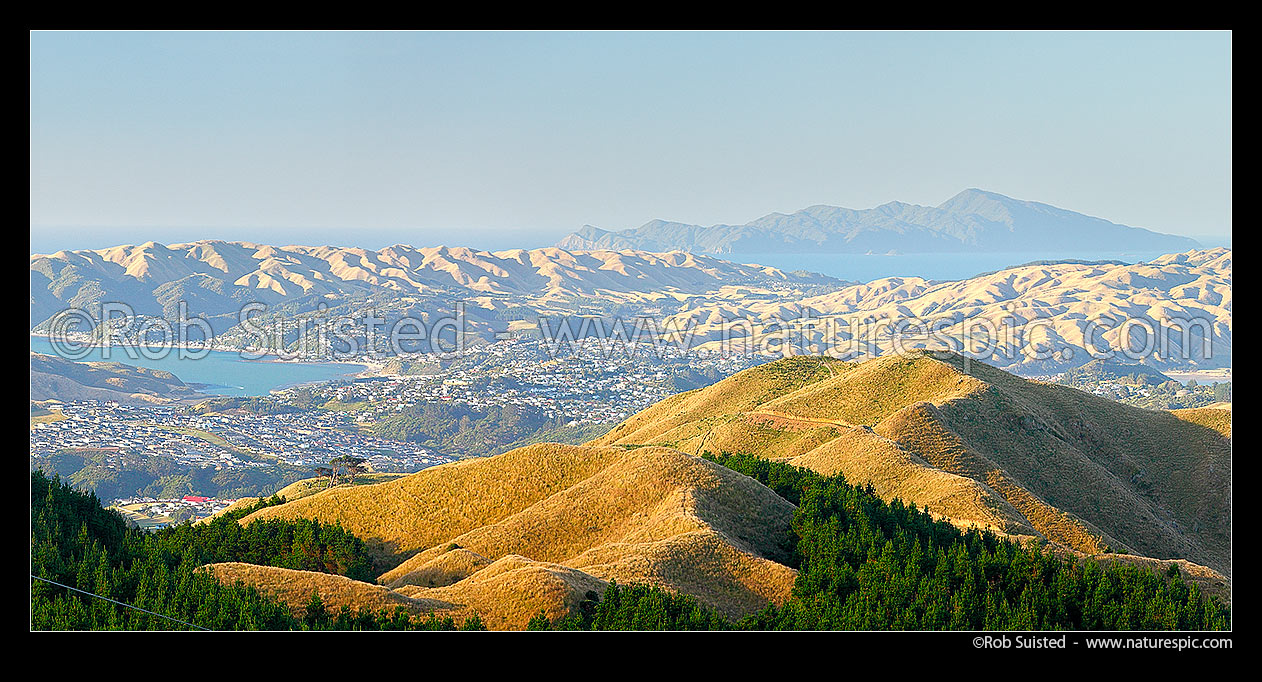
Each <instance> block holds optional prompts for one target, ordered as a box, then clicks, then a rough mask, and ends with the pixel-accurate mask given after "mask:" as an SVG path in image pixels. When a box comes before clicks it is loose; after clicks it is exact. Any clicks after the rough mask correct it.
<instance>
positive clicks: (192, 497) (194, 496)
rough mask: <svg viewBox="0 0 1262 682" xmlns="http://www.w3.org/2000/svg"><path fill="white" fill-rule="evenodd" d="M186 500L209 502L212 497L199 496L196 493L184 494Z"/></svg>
mask: <svg viewBox="0 0 1262 682" xmlns="http://www.w3.org/2000/svg"><path fill="white" fill-rule="evenodd" d="M184 501H185V502H209V501H210V498H209V497H198V496H196V495H185V496H184Z"/></svg>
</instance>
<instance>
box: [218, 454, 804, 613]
mask: <svg viewBox="0 0 1262 682" xmlns="http://www.w3.org/2000/svg"><path fill="white" fill-rule="evenodd" d="M792 514H793V505H791V504H789V503H788V502H786V501H785V500H784V499H782V498H780V497H779V496H777V495H776V494H775V493H773V492H771V491H770V490H768V489H767V488H766V487H764V486H762V485H761V484H759V483H758V482H757V481H754V480H752V479H750V478H747V477H745V476H742V475H740V474H738V473H736V472H733V471H731V470H729V469H726V468H724V467H722V466H720V465H718V464H715V463H713V462H709V461H706V460H702V459H700V458H697V457H693V456H690V455H687V454H684V453H681V452H678V451H676V450H672V449H669V448H635V449H628V448H621V447H587V446H563V445H556V444H543V445H533V446H528V447H525V448H520V449H517V450H513V451H511V452H507V453H505V454H503V455H498V456H495V457H491V458H486V459H478V460H468V461H464V462H458V463H455V464H450V465H443V466H440V467H435V468H432V469H427V470H425V471H422V472H420V473H417V474H412V475H410V476H406V477H403V478H400V479H397V480H394V481H389V482H385V483H379V484H374V485H365V486H355V487H346V488H342V487H339V488H333V489H330V490H326V491H323V492H319V493H316V494H314V495H310V496H307V497H303V498H301V499H298V500H296V501H292V502H287V503H285V504H281V505H277V506H272V507H267V508H264V509H261V510H259V511H256V512H254V513H253V514H251V515H250V516H247V517H246V518H245V519H243V520H242V523H247V524H248V523H251V522H254V521H257V520H262V519H295V518H314V519H319V520H321V521H323V522H328V523H338V524H340V525H341V526H342V527H343V528H345V529H347V530H349V531H351V532H352V533H354V534H355V535H357V536H358V537H361V538H363V539H364V540H365V541H366V542H367V543H368V545H369V548H370V550H371V551H372V552H373V555H374V558H375V559H376V561H377V562H378V564H379V566H380V567H382V568H389V570H387V571H386V572H385V573H384V574H383V575H382V576H381V578H380V579H379V582H380V583H381V584H382V585H384V586H385V587H388V588H390V589H391V590H394V591H395V592H397V593H398V594H399V595H402V596H404V597H406V598H408V599H412V600H419V601H420V602H422V603H429V604H436V603H444V604H450V605H454V606H451V607H450V609H454V610H455V612H457V613H461V612H462V611H461V609H466V610H467V609H473V610H476V611H477V612H478V613H479V614H480V616H481V617H482V618H483V619H485V620H486V621H487V623H488V626H490V627H493V628H522V627H524V626H525V624H526V622H527V621H528V620H529V619H530V618H531V617H532V616H534V615H535V614H536V613H538V612H539V611H540V610H541V609H542V610H544V611H545V612H547V613H549V614H550V615H555V616H558V617H560V616H564V615H566V614H568V613H569V611H570V610H571V609H573V608H576V606H577V604H579V603H580V602H581V601H582V600H583V599H585V598H586V595H587V592H589V591H594V592H597V593H600V592H602V591H603V589H604V586H605V585H606V584H607V583H608V581H611V580H616V581H618V582H619V583H623V584H626V583H632V582H634V583H642V584H649V585H656V586H660V587H665V588H668V589H671V590H673V591H678V592H683V593H686V594H690V595H694V596H696V597H697V598H699V599H700V600H701V601H702V603H704V604H706V605H707V606H710V607H712V608H714V609H716V610H718V611H719V612H721V613H724V614H727V615H731V616H739V615H745V614H748V613H752V612H754V611H756V610H758V609H759V608H761V607H763V606H765V605H766V604H767V603H769V602H772V601H782V600H783V599H785V598H787V596H788V593H789V590H790V589H791V587H792V584H793V579H794V576H795V572H794V571H793V569H791V568H789V567H788V566H786V565H785V563H787V562H788V549H787V548H786V547H785V546H784V539H785V537H786V535H787V532H788V529H789V522H790V519H791V517H792ZM214 570H216V571H226V572H227V573H226V575H231V576H232V577H233V579H237V578H240V579H243V580H248V582H250V583H251V584H258V585H260V586H265V585H267V584H270V583H269V581H273V580H277V578H276V576H275V575H273V574H274V573H275V571H274V570H272V569H266V568H240V567H222V568H221V567H216V568H215V569H214ZM320 580H326V578H320ZM339 585H341V587H339V588H338V589H339V590H345V589H355V590H359V591H362V592H363V594H364V595H380V590H378V589H376V588H373V587H372V586H370V585H364V586H360V587H347V586H346V585H345V584H344V583H340V582H339ZM309 595H310V589H307V590H305V591H303V592H302V594H301V597H302V598H304V599H305V598H306V597H309ZM292 596H293V597H294V598H295V599H297V598H298V595H297V593H295V594H294V595H292ZM372 599H374V600H375V599H378V596H372ZM444 608H448V607H444ZM436 611H437V609H436Z"/></svg>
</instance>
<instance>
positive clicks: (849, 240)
mask: <svg viewBox="0 0 1262 682" xmlns="http://www.w3.org/2000/svg"><path fill="white" fill-rule="evenodd" d="M1082 240H1085V242H1084V241H1082ZM1083 243H1089V244H1091V247H1092V248H1093V249H1096V250H1151V251H1183V250H1187V249H1196V248H1200V244H1199V243H1198V242H1197V241H1196V240H1194V239H1191V238H1189V237H1182V236H1178V235H1169V234H1162V233H1158V232H1154V231H1151V230H1147V229H1144V228H1139V227H1131V226H1128V225H1122V224H1118V223H1113V222H1111V221H1108V220H1105V219H1103V218H1097V217H1094V216H1088V215H1084V214H1081V213H1077V212H1074V211H1070V210H1067V209H1062V208H1058V207H1055V206H1052V205H1050V204H1044V203H1041V202H1036V201H1025V200H1020V199H1013V198H1011V197H1007V196H1004V195H1002V194H998V193H996V192H988V191H985V190H980V189H966V190H964V191H962V192H960V193H959V194H956V195H955V196H953V197H951V198H950V199H948V200H946V201H944V202H942V203H941V204H939V205H938V206H920V205H916V204H909V203H905V202H901V201H891V202H887V203H884V204H881V205H879V206H876V207H873V208H870V209H850V208H843V207H840V206H830V205H827V204H816V205H813V206H808V207H806V208H803V209H801V210H799V211H795V212H793V213H787V214H786V213H778V212H773V213H769V214H767V215H764V216H762V217H760V218H756V219H754V220H751V221H749V222H747V223H744V224H742V225H727V224H717V225H710V226H702V225H689V224H687V223H679V222H673V221H666V220H660V219H659V220H651V221H649V222H647V223H645V224H644V225H642V226H640V227H638V228H628V229H624V230H606V229H602V228H599V227H595V226H592V225H584V226H583V228H581V229H580V230H578V231H577V232H574V233H572V234H570V235H568V236H566V237H564V238H562V239H561V240H560V241H559V242H558V243H557V246H559V247H561V248H566V249H570V250H584V249H607V248H633V249H643V250H648V251H665V250H683V251H688V252H692V253H710V254H740V253H751V254H752V253H885V252H890V251H895V252H899V253H960V252H970V251H972V252H976V251H1039V250H1048V249H1058V250H1065V249H1066V247H1067V245H1071V246H1072V247H1074V248H1080V247H1081V246H1082V244H1083Z"/></svg>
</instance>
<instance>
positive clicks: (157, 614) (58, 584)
mask: <svg viewBox="0 0 1262 682" xmlns="http://www.w3.org/2000/svg"><path fill="white" fill-rule="evenodd" d="M31 577H32V578H34V579H36V580H40V581H43V582H46V583H48V584H49V585H56V586H57V587H64V588H65V589H67V590H72V591H74V592H78V593H80V594H86V595H88V596H89V597H96V598H97V599H104V600H105V601H107V602H110V603H112V604H118V605H119V606H126V607H127V608H129V609H135V610H137V611H140V612H142V613H147V614H149V615H151V616H157V617H158V618H165V619H167V620H169V621H174V622H176V623H179V624H181V625H187V626H189V627H190V628H197V629H198V630H205V631H207V632H210V631H211V630H210V628H204V627H202V626H200V625H194V624H192V623H189V622H187V621H183V620H180V619H179V618H172V617H171V616H164V615H162V614H161V613H154V612H153V611H150V610H148V609H142V608H140V607H139V606H133V605H132V604H128V603H126V602H121V601H118V600H116V599H110V598H109V597H102V596H101V595H99V594H96V593H94V592H88V591H87V590H81V589H79V588H77V587H71V586H69V585H62V584H61V583H59V582H56V581H53V580H49V579H48V578H41V577H39V576H37V575H35V574H34V573H32V574H31Z"/></svg>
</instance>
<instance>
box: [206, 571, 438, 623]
mask: <svg viewBox="0 0 1262 682" xmlns="http://www.w3.org/2000/svg"><path fill="white" fill-rule="evenodd" d="M200 570H205V571H209V572H211V573H212V574H213V575H214V576H215V578H216V579H218V580H219V581H220V582H222V583H225V584H229V585H231V584H234V583H238V582H240V583H244V584H246V585H250V586H253V587H255V588H257V589H258V590H259V591H261V592H266V593H269V594H271V595H273V596H275V597H276V598H278V599H279V600H280V601H282V602H284V603H286V604H288V605H289V606H290V607H291V608H294V609H301V608H303V606H304V605H306V603H307V602H308V601H309V600H310V599H311V593H312V592H319V594H320V599H321V600H322V601H323V602H324V606H325V608H327V609H328V610H329V611H332V612H337V611H338V610H340V609H341V608H342V607H343V606H346V607H348V608H350V609H351V610H352V611H354V610H357V609H372V610H373V611H379V610H381V609H386V610H389V611H393V610H394V609H395V608H396V607H399V606H402V607H404V608H406V609H407V610H408V611H409V612H410V613H412V614H413V615H417V616H420V615H425V614H430V613H442V614H444V615H446V614H448V613H455V612H458V611H459V610H460V608H459V607H458V606H457V605H455V604H449V603H446V602H442V601H439V600H435V599H423V598H420V599H418V598H413V597H409V596H406V595H403V594H400V593H398V592H395V591H393V590H389V589H386V588H384V587H382V586H381V585H373V584H372V583H366V582H362V581H359V580H351V579H350V578H347V577H345V576H340V575H333V574H331V573H319V572H316V571H298V570H294V569H292V568H278V567H275V566H258V565H255V564H245V563H240V562H236V561H233V562H228V563H222V564H208V565H206V566H203V567H202V568H201V569H200Z"/></svg>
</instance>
